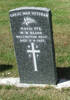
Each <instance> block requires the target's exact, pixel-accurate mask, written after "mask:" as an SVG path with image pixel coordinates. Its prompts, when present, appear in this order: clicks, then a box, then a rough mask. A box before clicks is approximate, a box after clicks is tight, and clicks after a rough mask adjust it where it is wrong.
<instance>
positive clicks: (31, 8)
mask: <svg viewBox="0 0 70 100" xmlns="http://www.w3.org/2000/svg"><path fill="white" fill-rule="evenodd" d="M25 9H27V10H41V11H47V12H49V11H50V9H49V8H43V7H20V8H16V9H12V10H10V12H12V11H18V10H25Z"/></svg>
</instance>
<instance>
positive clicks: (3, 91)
mask: <svg viewBox="0 0 70 100" xmlns="http://www.w3.org/2000/svg"><path fill="white" fill-rule="evenodd" d="M69 91H70V88H69V89H62V90H56V89H54V88H50V87H46V88H39V87H38V88H34V87H30V88H16V87H11V86H0V100H70V92H69Z"/></svg>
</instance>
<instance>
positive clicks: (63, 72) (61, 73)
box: [57, 67, 70, 80]
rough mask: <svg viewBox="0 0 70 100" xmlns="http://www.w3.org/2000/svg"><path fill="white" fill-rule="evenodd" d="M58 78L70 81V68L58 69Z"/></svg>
mask: <svg viewBox="0 0 70 100" xmlns="http://www.w3.org/2000/svg"><path fill="white" fill-rule="evenodd" d="M57 76H58V79H67V80H70V67H63V68H61V67H57Z"/></svg>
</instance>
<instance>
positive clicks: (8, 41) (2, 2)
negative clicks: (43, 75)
mask: <svg viewBox="0 0 70 100" xmlns="http://www.w3.org/2000/svg"><path fill="white" fill-rule="evenodd" d="M22 6H38V7H39V6H40V7H47V8H50V9H51V11H52V22H53V33H54V37H53V38H54V44H55V56H56V66H57V67H58V66H59V67H68V68H69V66H70V0H0V69H1V68H2V66H3V65H4V67H7V68H8V66H11V65H12V66H13V67H12V68H9V69H6V68H4V70H3V69H2V70H0V77H11V76H13V77H16V76H18V69H17V63H16V57H15V53H14V46H13V39H12V34H11V31H10V21H9V10H11V9H14V8H17V7H22ZM19 99H20V100H70V88H68V89H62V90H56V89H53V88H23V89H22V88H16V87H11V86H0V100H19Z"/></svg>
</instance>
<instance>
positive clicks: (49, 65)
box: [10, 7, 57, 84]
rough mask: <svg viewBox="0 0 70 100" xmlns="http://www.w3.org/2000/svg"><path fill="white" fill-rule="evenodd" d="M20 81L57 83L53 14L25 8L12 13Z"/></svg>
mask: <svg viewBox="0 0 70 100" xmlns="http://www.w3.org/2000/svg"><path fill="white" fill-rule="evenodd" d="M10 21H11V27H12V34H13V40H14V47H15V53H16V59H17V63H18V69H19V75H20V82H21V83H31V84H32V83H34V84H56V81H57V78H56V65H55V54H54V44H53V33H52V21H51V11H50V9H48V8H41V7H22V8H16V9H13V10H11V11H10Z"/></svg>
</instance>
